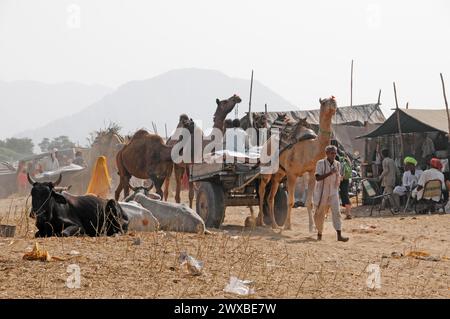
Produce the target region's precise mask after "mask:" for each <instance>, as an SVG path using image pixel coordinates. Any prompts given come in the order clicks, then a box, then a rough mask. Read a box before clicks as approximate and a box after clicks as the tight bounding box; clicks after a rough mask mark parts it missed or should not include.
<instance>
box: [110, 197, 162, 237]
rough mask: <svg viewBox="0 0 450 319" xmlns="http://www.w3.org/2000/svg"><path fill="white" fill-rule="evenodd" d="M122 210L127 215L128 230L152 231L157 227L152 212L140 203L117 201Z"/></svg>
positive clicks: (157, 223) (157, 224)
mask: <svg viewBox="0 0 450 319" xmlns="http://www.w3.org/2000/svg"><path fill="white" fill-rule="evenodd" d="M119 205H120V207H121V208H122V210H123V212H124V213H125V214H126V215H127V216H128V231H143V232H154V231H157V230H158V229H159V222H158V220H157V219H156V218H155V216H153V214H152V213H151V212H150V211H149V210H148V209H146V208H144V207H142V205H141V204H139V203H137V202H135V201H130V202H119Z"/></svg>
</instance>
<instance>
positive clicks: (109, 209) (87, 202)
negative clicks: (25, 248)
mask: <svg viewBox="0 0 450 319" xmlns="http://www.w3.org/2000/svg"><path fill="white" fill-rule="evenodd" d="M61 179H62V176H61V175H60V176H59V178H58V180H57V181H56V182H55V183H51V182H45V183H38V182H35V181H33V180H32V179H31V177H30V175H28V182H29V183H30V184H31V185H32V186H33V187H32V189H31V197H32V200H31V205H32V210H31V213H30V216H31V217H35V218H36V227H37V228H38V231H37V232H36V234H35V237H50V236H65V237H66V236H74V235H88V236H100V235H108V236H112V235H114V234H116V233H124V232H126V231H127V226H128V219H127V216H126V215H125V214H123V212H122V209H121V207H120V206H119V205H118V204H117V202H116V201H115V200H112V199H111V200H108V201H107V200H104V199H101V198H99V197H96V196H93V195H84V196H74V195H71V194H69V193H67V192H62V193H61V194H60V193H58V192H56V191H55V186H57V185H58V184H59V183H60V182H61Z"/></svg>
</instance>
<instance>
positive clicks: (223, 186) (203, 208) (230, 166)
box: [189, 163, 288, 228]
mask: <svg viewBox="0 0 450 319" xmlns="http://www.w3.org/2000/svg"><path fill="white" fill-rule="evenodd" d="M259 176H260V167H259V165H255V164H248V163H199V164H193V165H192V168H191V169H190V176H189V179H190V181H191V182H195V183H197V185H198V191H197V195H196V210H197V213H198V214H199V215H200V216H201V217H202V218H203V220H204V221H205V224H206V226H207V227H214V228H219V227H220V225H221V224H222V222H223V220H224V218H225V210H226V208H227V207H228V206H247V207H250V206H258V205H259V196H258V186H259ZM269 190H270V184H269V185H268V187H267V188H266V194H265V197H266V198H267V196H268V192H269ZM264 202H265V204H264V209H263V213H264V223H266V224H270V218H269V214H268V205H267V202H266V201H264ZM287 207H288V196H287V192H286V190H285V187H284V185H283V184H281V185H280V187H279V189H278V191H277V194H276V196H275V209H274V213H275V219H276V221H277V223H278V225H283V224H284V221H285V219H286V215H287Z"/></svg>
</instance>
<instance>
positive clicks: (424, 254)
mask: <svg viewBox="0 0 450 319" xmlns="http://www.w3.org/2000/svg"><path fill="white" fill-rule="evenodd" d="M406 256H408V257H428V256H430V254H429V253H427V252H426V251H410V252H409V253H407V254H406Z"/></svg>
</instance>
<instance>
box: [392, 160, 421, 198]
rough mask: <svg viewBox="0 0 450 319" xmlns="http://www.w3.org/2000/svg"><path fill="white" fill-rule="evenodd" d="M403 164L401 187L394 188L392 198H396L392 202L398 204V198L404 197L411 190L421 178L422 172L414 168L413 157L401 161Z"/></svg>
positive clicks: (414, 161)
mask: <svg viewBox="0 0 450 319" xmlns="http://www.w3.org/2000/svg"><path fill="white" fill-rule="evenodd" d="M403 163H404V164H405V172H404V173H403V178H402V185H401V186H396V187H395V188H394V193H393V195H392V196H393V197H396V198H395V199H394V200H395V201H396V202H397V203H399V202H400V197H401V196H405V195H406V194H407V193H408V192H409V191H411V190H413V189H414V188H415V187H416V186H417V183H418V181H419V179H420V176H422V173H423V171H422V170H421V169H418V168H416V165H417V161H416V159H415V158H413V157H410V156H408V157H405V160H404V161H403Z"/></svg>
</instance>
